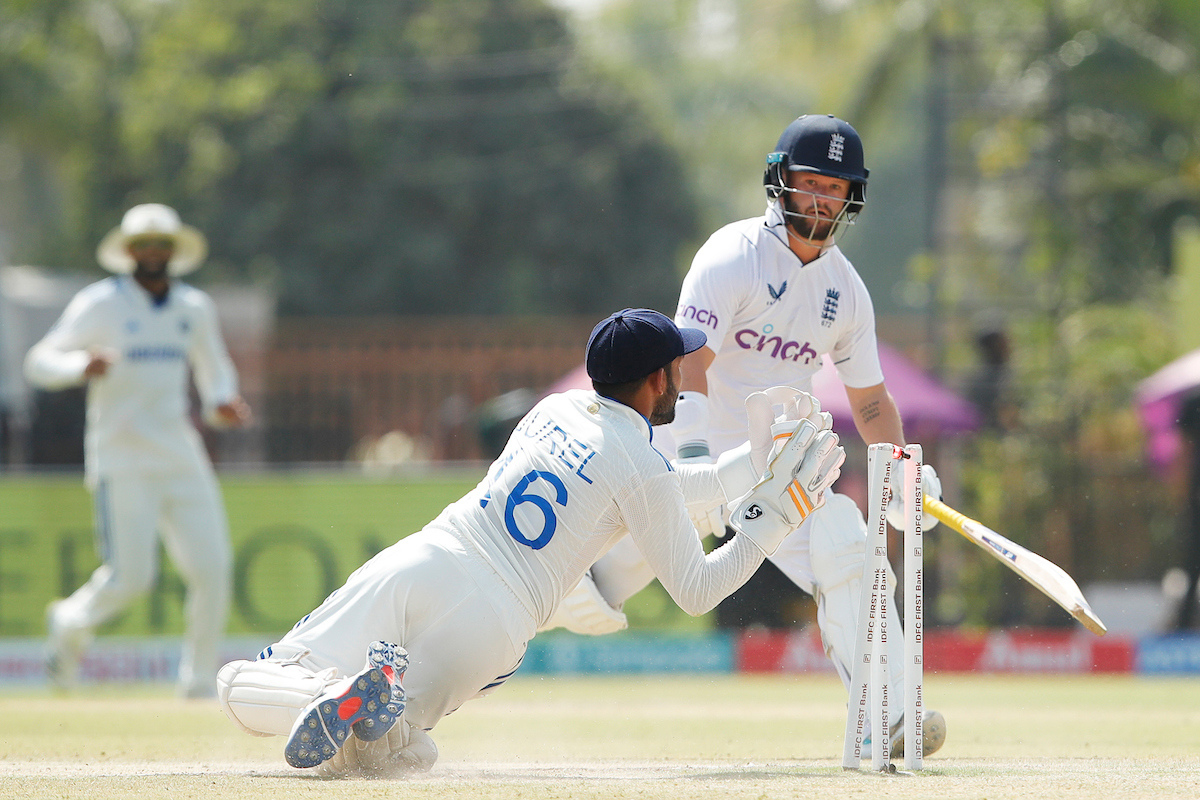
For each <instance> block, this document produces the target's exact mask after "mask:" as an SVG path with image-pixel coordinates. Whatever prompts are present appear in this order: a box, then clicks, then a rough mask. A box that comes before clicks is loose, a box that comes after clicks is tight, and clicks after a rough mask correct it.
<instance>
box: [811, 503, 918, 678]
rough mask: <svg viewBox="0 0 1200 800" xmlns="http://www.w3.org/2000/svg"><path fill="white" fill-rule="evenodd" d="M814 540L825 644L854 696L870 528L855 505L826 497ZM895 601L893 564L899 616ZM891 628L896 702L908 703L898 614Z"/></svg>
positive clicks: (815, 521)
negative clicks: (904, 698) (852, 682)
mask: <svg viewBox="0 0 1200 800" xmlns="http://www.w3.org/2000/svg"><path fill="white" fill-rule="evenodd" d="M810 537H811V538H810V544H809V553H810V559H811V563H812V572H813V578H814V583H815V585H814V587H813V596H814V597H815V598H816V600H817V625H818V627H819V628H820V629H821V642H822V644H824V646H825V654H826V655H828V656H829V659H830V660H831V661H832V662H833V664H834V667H835V668H836V669H837V672H838V675H839V676H840V677H841V679H842V684H843V685H844V686H845V687H846V690H847V691H849V689H850V679H851V676H852V674H853V664H854V648H855V645H856V642H857V637H858V610H859V602H860V600H861V597H862V577H863V574H862V572H863V560H864V559H865V558H866V542H867V525H866V522H865V521H864V520H863V516H862V512H861V511H859V510H858V506H857V505H855V504H854V501H853V500H851V499H850V498H849V497H846V496H845V495H842V494H833V493H830V494H827V495H826V496H825V506H824V507H823V508H822V509H820V511H819V512H818V513H816V514H814V515H813V518H812V531H811V533H810ZM895 601H896V575H895V572H893V570H892V568H891V565H890V564H889V565H888V603H889V604H890V606H891V608H892V610H893V611H896V604H895ZM888 622H889V631H891V632H892V635H890V636H889V637H888V669H889V671H890V673H891V680H890V683H891V686H892V692H893V694H892V697H903V696H904V636H903V634H902V633H901V630H902V629H901V625H900V615H899V613H893V614H892V615H891V616H890V617H889V619H888ZM893 626H894V627H893Z"/></svg>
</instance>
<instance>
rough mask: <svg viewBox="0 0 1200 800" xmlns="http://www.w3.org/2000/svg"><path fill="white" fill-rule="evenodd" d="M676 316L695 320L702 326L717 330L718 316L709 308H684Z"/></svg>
mask: <svg viewBox="0 0 1200 800" xmlns="http://www.w3.org/2000/svg"><path fill="white" fill-rule="evenodd" d="M675 314H676V316H678V317H681V318H683V319H694V320H696V322H699V323H700V324H701V325H707V326H709V327H710V328H712V329H714V330H716V327H717V315H716V314H714V313H713V312H711V311H709V310H708V309H707V308H696V307H695V306H683V307H681V308H680V310H679V311H676V312H675Z"/></svg>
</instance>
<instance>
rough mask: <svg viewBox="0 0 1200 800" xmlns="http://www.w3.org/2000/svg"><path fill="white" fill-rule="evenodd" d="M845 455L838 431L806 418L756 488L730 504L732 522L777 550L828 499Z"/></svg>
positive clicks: (769, 550) (754, 539)
mask: <svg viewBox="0 0 1200 800" xmlns="http://www.w3.org/2000/svg"><path fill="white" fill-rule="evenodd" d="M784 424H786V423H784ZM773 427H774V426H773ZM845 460H846V451H845V450H843V449H842V447H841V446H840V445H839V444H838V436H837V434H836V433H834V432H833V431H831V430H820V431H819V430H818V429H817V426H816V425H814V424H813V423H812V421H811V420H808V419H804V420H801V421H800V423H799V425H798V426H797V427H796V428H795V430H794V431H793V432H792V433H791V434H790V435H789V436H788V438H787V440H786V441H785V442H784V443H783V445H782V447H781V448H780V449H779V451H778V452H777V453H775V454H774V456H773V457H772V458H771V461H770V464H769V465H768V468H767V471H766V472H764V473H763V475H762V478H761V479H760V480H759V481H758V483H757V484H755V486H754V488H752V489H751V490H750V491H749V492H747V493H746V494H745V495H743V496H741V497H739V498H738V499H737V500H735V501H734V502H733V504H732V505H731V506H730V524H731V525H732V526H733V527H734V528H735V529H737V530H738V532H740V533H741V534H742V535H744V536H746V537H748V538H749V539H750V540H751V541H752V542H754V544H755V545H757V546H758V547H759V549H761V550H762V551H763V552H764V553H766V554H767V555H768V556H770V555H773V554H774V553H775V551H776V550H777V549H778V548H779V545H780V544H781V543H782V542H783V540H784V537H786V536H787V535H788V534H789V533H790V532H791V531H792V530H793V529H795V528H796V527H798V526H799V525H800V524H801V523H802V522H804V520H805V519H807V517H808V515H809V514H811V513H812V512H813V511H815V510H816V509H818V508H820V507H821V505H822V504H823V503H824V502H825V497H824V492H825V489H827V488H828V487H829V485H830V484H832V483H833V482H834V481H835V480H837V478H838V476H839V475H840V474H841V466H842V462H843V461H845Z"/></svg>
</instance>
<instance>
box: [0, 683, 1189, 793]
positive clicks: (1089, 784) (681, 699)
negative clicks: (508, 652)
mask: <svg viewBox="0 0 1200 800" xmlns="http://www.w3.org/2000/svg"><path fill="white" fill-rule="evenodd" d="M926 691H927V696H928V697H929V699H930V704H931V707H934V708H937V709H939V710H940V711H942V712H943V713H944V714H945V715H946V718H947V727H948V738H947V743H946V746H945V748H943V750H942V751H941V752H939V753H938V754H936V755H934V756H931V757H930V758H928V759H927V761H926V769H925V770H924V772H922V773H919V774H916V775H912V776H904V775H896V776H881V775H876V774H872V773H869V772H863V773H850V772H844V771H843V770H842V768H841V744H842V730H843V727H844V724H845V696H844V694H843V692H842V689H841V685H840V683H838V681H837V680H836V678H829V677H805V676H762V677H746V676H740V677H738V676H711V677H708V676H690V677H658V676H636V677H616V676H612V677H600V678H550V677H546V678H540V677H529V678H521V677H517V678H514V679H513V680H511V681H510V682H509V683H508V684H507V685H506V686H504V687H502V688H501V689H500V690H499V691H498V692H496V693H495V694H493V695H491V696H489V697H486V698H483V699H480V700H477V701H473V702H471V703H468V704H467V705H466V706H464V707H463V708H462V709H460V710H459V711H458V712H456V713H455V714H452V715H451V716H449V717H447V718H446V719H445V720H444V721H443V722H442V723H441V724H440V725H439V726H438V727H437V728H436V729H435V730H434V732H433V736H434V738H435V740H436V741H437V742H438V745H439V747H440V749H441V759H440V760H439V762H438V764H437V766H436V767H435V768H434V770H433V772H432V773H430V774H428V775H423V776H418V777H414V778H409V779H404V780H387V781H382V780H377V781H368V780H361V779H359V780H340V781H328V780H321V779H317V778H315V777H313V776H311V775H309V774H307V773H304V772H300V771H297V770H293V769H291V768H289V767H287V766H286V764H284V762H283V759H282V755H281V753H282V747H283V740H282V739H281V738H255V737H251V736H248V735H246V734H243V733H241V732H240V731H238V730H236V729H235V728H234V727H233V725H232V724H231V723H230V722H228V721H227V720H226V719H225V718H224V717H223V715H222V714H221V712H220V711H219V710H218V709H217V707H216V705H215V704H214V703H212V702H211V701H209V702H203V701H182V700H176V699H174V698H173V697H171V696H170V694H169V690H168V689H166V688H159V687H141V688H138V687H134V688H126V689H115V688H113V689H100V690H93V691H90V692H88V694H87V695H86V696H80V697H73V698H71V697H66V698H64V697H55V696H52V695H49V694H46V693H38V694H28V695H16V694H8V695H3V696H0V712H2V715H0V718H2V719H3V720H4V725H3V726H0V753H2V755H0V796H3V797H13V798H22V799H23V800H35V799H36V798H85V797H86V798H93V797H112V798H118V797H119V798H160V797H172V798H219V799H220V800H225V799H226V798H246V797H290V798H320V800H337V799H338V798H353V799H354V800H362V799H363V798H377V797H378V798H382V797H403V798H431V799H432V798H448V799H449V800H458V799H459V798H461V799H462V800H467V798H470V800H490V799H491V798H597V799H600V798H603V800H621V799H625V798H644V799H645V800H659V799H660V798H661V799H662V800H667V798H670V799H671V800H678V799H683V800H690V799H691V798H696V800H701V799H703V800H712V798H725V797H737V798H806V799H811V800H818V799H821V800H824V799H825V798H862V799H863V800H867V798H870V799H871V800H880V799H883V800H886V799H887V798H937V800H959V799H961V800H981V799H983V798H986V800H1003V799H1004V798H1065V799H1066V800H1076V799H1079V800H1082V799H1083V798H1105V799H1106V800H1109V799H1110V798H1118V797H1119V798H1122V800H1141V799H1142V798H1146V799H1147V800H1148V799H1149V798H1155V800H1160V799H1161V798H1195V797H1198V796H1200V681H1196V680H1195V679H1192V678H1186V679H1185V678H1162V679H1145V678H1134V677H1128V676H1120V677H1091V676H1063V677H1048V676H1032V677H980V676H966V675H941V674H939V675H927V676H926Z"/></svg>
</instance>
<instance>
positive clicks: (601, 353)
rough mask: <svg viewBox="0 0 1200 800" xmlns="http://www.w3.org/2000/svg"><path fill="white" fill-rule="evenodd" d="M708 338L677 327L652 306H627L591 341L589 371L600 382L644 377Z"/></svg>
mask: <svg viewBox="0 0 1200 800" xmlns="http://www.w3.org/2000/svg"><path fill="white" fill-rule="evenodd" d="M707 341H708V336H706V335H705V334H704V331H700V330H696V329H695V328H677V327H676V326H675V323H674V322H672V321H671V318H670V317H668V316H666V315H665V314H660V313H659V312H657V311H653V310H651V309H649V308H627V309H625V310H624V311H618V312H617V313H615V314H612V315H610V316H609V317H607V318H606V319H604V320H602V321H601V322H600V323H599V324H597V325H596V327H595V328H593V329H592V335H591V336H590V337H589V338H588V343H587V374H588V377H589V378H591V379H592V380H593V381H595V382H596V383H609V384H616V383H628V382H629V381H635V380H637V379H638V378H644V377H646V376H647V375H649V374H650V373H651V372H654V371H655V370H656V369H661V368H662V367H665V366H666V365H667V364H670V363H671V362H672V361H674V360H675V359H677V358H679V357H680V356H682V355H687V354H688V353H691V352H693V351H695V350H699V349H700V348H701V347H703V346H704V343H705V342H707Z"/></svg>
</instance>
